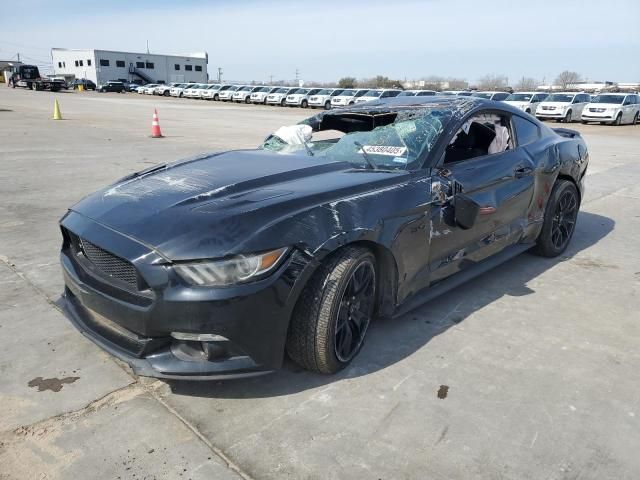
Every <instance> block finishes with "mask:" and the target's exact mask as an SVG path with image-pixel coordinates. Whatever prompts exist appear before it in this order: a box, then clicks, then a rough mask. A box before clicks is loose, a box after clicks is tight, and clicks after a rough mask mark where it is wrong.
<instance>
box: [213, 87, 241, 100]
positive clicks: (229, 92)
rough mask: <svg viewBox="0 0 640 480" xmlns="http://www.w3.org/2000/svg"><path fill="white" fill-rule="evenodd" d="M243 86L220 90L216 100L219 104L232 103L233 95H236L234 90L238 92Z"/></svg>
mask: <svg viewBox="0 0 640 480" xmlns="http://www.w3.org/2000/svg"><path fill="white" fill-rule="evenodd" d="M242 87H244V85H230V86H229V88H226V89H224V90H222V89H220V92H218V100H220V101H221V102H232V101H233V94H234V93H236V90H240V89H241V88H242Z"/></svg>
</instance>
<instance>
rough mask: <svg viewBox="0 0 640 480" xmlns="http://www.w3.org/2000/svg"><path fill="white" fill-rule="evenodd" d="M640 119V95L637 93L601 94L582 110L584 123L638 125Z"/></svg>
mask: <svg viewBox="0 0 640 480" xmlns="http://www.w3.org/2000/svg"><path fill="white" fill-rule="evenodd" d="M638 117H640V95H638V94H635V93H601V94H600V95H598V96H597V97H595V98H594V99H593V100H591V103H589V104H588V105H587V106H586V107H584V110H582V117H581V120H582V123H588V122H600V123H612V124H613V125H622V124H623V123H630V124H632V125H636V124H637V123H638Z"/></svg>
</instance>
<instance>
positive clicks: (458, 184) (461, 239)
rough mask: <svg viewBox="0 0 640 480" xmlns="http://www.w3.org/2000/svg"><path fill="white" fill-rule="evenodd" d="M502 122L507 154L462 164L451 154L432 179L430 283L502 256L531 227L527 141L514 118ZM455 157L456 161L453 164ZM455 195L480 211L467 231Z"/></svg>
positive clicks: (531, 185) (530, 163) (530, 162)
mask: <svg viewBox="0 0 640 480" xmlns="http://www.w3.org/2000/svg"><path fill="white" fill-rule="evenodd" d="M474 116H476V114H474ZM514 118H517V119H518V120H519V121H524V122H527V123H528V124H529V125H530V126H532V127H533V129H535V130H536V131H530V133H531V136H530V138H529V139H528V141H535V135H536V134H537V135H539V131H537V128H538V127H537V125H535V124H534V123H532V122H529V121H527V120H524V119H521V118H520V117H514ZM501 122H503V124H502V125H503V126H506V127H507V128H508V129H509V137H510V138H509V144H508V147H507V149H506V150H504V151H500V152H496V153H486V154H481V153H482V152H481V151H480V149H478V151H475V152H472V153H478V155H476V156H472V157H471V158H463V159H460V158H459V156H456V155H453V156H451V155H449V153H448V152H447V153H445V155H444V157H443V159H442V162H441V167H440V168H439V169H437V171H436V172H435V173H434V175H433V177H432V200H433V202H434V203H433V208H432V210H431V219H430V220H431V223H430V227H431V228H430V235H429V241H430V245H429V270H430V281H431V283H434V282H437V281H439V280H442V279H444V278H446V277H448V276H450V275H452V274H454V273H456V272H458V271H460V270H463V269H465V268H468V267H470V266H472V265H474V264H476V263H478V262H480V261H482V260H484V259H485V258H487V257H489V256H491V255H494V254H496V253H499V252H500V251H502V250H503V249H504V248H506V247H507V246H509V245H511V244H513V243H514V242H516V241H518V240H519V238H520V235H521V233H522V231H523V229H524V226H525V225H526V221H527V212H528V210H529V207H530V204H531V202H532V198H533V191H534V163H533V160H532V158H531V156H530V155H529V153H528V152H527V151H526V149H525V148H524V145H523V143H524V142H521V144H518V143H517V142H516V139H515V138H514V137H515V135H514V125H513V123H512V121H511V119H509V118H508V117H506V116H502V117H501ZM530 130H532V129H530ZM453 138H455V135H454V137H453ZM523 139H524V137H523ZM525 142H526V140H525ZM450 146H451V145H450ZM472 150H473V149H472ZM448 157H449V158H448ZM452 158H453V159H454V160H455V161H448V160H450V159H452ZM456 194H463V195H464V196H465V197H467V198H469V199H471V200H472V201H473V202H475V203H476V204H477V205H479V207H480V208H479V211H478V215H477V217H476V220H475V223H474V224H473V226H472V227H471V228H463V227H461V226H460V225H459V224H458V223H457V222H456V212H455V208H454V199H455V195H456Z"/></svg>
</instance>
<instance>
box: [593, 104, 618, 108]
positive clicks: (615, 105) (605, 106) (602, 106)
mask: <svg viewBox="0 0 640 480" xmlns="http://www.w3.org/2000/svg"><path fill="white" fill-rule="evenodd" d="M621 106H622V105H621V104H619V103H590V104H588V105H587V107H586V108H620V107H621Z"/></svg>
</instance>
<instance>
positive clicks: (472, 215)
mask: <svg viewBox="0 0 640 480" xmlns="http://www.w3.org/2000/svg"><path fill="white" fill-rule="evenodd" d="M453 208H454V210H455V219H456V223H457V224H458V225H459V226H460V228H462V229H464V230H468V229H470V228H471V227H473V225H474V224H475V223H476V219H477V218H478V212H479V211H480V205H478V204H477V203H476V202H474V201H473V200H472V199H471V198H469V197H467V196H466V195H464V194H462V193H456V195H455V197H454V199H453Z"/></svg>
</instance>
